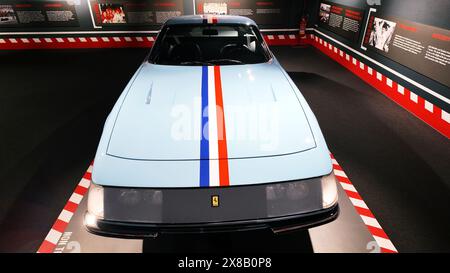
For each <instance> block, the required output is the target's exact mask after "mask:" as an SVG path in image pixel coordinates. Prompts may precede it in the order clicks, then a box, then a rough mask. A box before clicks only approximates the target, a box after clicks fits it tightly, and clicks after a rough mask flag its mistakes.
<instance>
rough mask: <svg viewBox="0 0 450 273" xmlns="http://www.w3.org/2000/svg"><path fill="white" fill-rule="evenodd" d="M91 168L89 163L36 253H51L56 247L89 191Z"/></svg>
mask: <svg viewBox="0 0 450 273" xmlns="http://www.w3.org/2000/svg"><path fill="white" fill-rule="evenodd" d="M92 167H93V165H92V163H91V165H90V166H89V168H88V169H87V171H86V173H85V174H84V175H83V178H82V179H81V180H80V182H79V183H78V185H77V187H76V188H75V190H74V192H73V193H72V195H71V196H70V198H69V200H68V201H67V203H66V205H65V206H64V208H63V210H62V211H61V213H60V214H59V216H58V218H57V219H56V221H55V223H54V224H53V226H52V228H51V229H50V231H49V233H48V234H47V236H46V237H45V239H44V241H43V242H42V244H41V246H40V247H39V249H38V251H37V253H53V251H54V249H55V247H56V246H57V245H58V242H59V240H60V238H61V236H62V235H63V233H64V231H65V230H66V228H67V226H68V225H69V222H70V220H71V219H72V216H73V215H74V213H75V212H76V210H77V208H78V205H79V204H80V203H81V200H83V197H84V195H85V194H86V192H87V191H88V189H89V186H90V184H91V173H92Z"/></svg>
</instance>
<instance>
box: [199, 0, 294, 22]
mask: <svg viewBox="0 0 450 273" xmlns="http://www.w3.org/2000/svg"><path fill="white" fill-rule="evenodd" d="M289 4H290V1H287V0H277V1H275V0H272V1H264V0H196V1H195V10H196V14H222V15H225V14H228V15H240V16H246V17H249V18H251V19H253V20H254V21H255V22H256V23H257V24H259V25H271V26H286V25H287V24H288V18H289V12H290V11H289Z"/></svg>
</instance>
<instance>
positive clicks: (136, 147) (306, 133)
mask: <svg viewBox="0 0 450 273" xmlns="http://www.w3.org/2000/svg"><path fill="white" fill-rule="evenodd" d="M216 70H218V71H219V72H214V67H211V68H207V67H205V68H203V67H201V66H164V65H153V64H148V63H147V64H144V65H143V67H142V69H141V70H140V72H139V74H138V75H137V76H136V78H135V79H134V82H133V83H132V84H131V86H130V88H129V90H128V93H127V94H126V97H125V99H124V101H123V103H122V105H121V107H120V111H119V113H118V115H117V117H116V119H115V123H114V128H113V130H112V133H111V135H110V139H109V144H108V148H107V154H108V155H111V156H115V157H120V158H127V159H136V160H168V161H177V160H199V159H217V158H219V157H220V159H222V157H224V154H223V153H214V152H212V151H210V153H208V155H207V157H208V158H205V157H204V156H202V155H201V145H207V146H208V147H212V146H211V145H214V143H210V142H216V141H217V142H220V143H221V144H217V145H218V146H223V145H225V147H226V149H227V153H226V154H225V155H226V157H227V158H228V159H233V158H235V159H237V158H255V157H268V156H277V155H284V154H292V153H297V152H302V151H306V150H310V149H313V148H314V147H315V146H316V142H315V139H314V135H313V133H312V131H311V127H310V124H309V122H308V119H307V118H306V116H305V111H304V109H303V108H302V105H301V103H300V100H301V99H303V98H299V97H298V96H297V95H296V93H295V91H294V90H293V88H292V86H291V85H290V83H289V81H288V80H287V78H286V76H285V75H284V73H283V71H282V70H281V69H280V67H279V66H278V64H275V63H265V64H254V65H228V66H220V67H218V68H216ZM215 73H216V74H215ZM217 73H219V74H220V75H219V74H217ZM205 89H207V90H205ZM220 89H221V90H220ZM205 97H208V99H206V98H205ZM220 97H221V101H219V100H220ZM211 98H213V99H214V98H215V99H214V101H212V100H211ZM222 105H223V111H221V109H222V108H221V107H222ZM204 106H207V108H206V110H205V111H202V109H203V107H204ZM211 107H212V108H216V111H214V113H215V114H216V116H211V115H210V114H208V113H210V112H209V111H210V110H208V109H210V108H211ZM222 113H223V119H221V117H222V116H221V115H222ZM222 121H223V124H222ZM221 128H223V130H222V131H221ZM202 132H203V133H202ZM217 132H219V134H221V133H224V134H223V136H224V137H223V138H220V137H218V136H217V135H215V134H217ZM221 135H222V134H221ZM202 143H203V144H202ZM205 143H206V144H205ZM213 148H214V147H213Z"/></svg>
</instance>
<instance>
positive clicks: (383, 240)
mask: <svg viewBox="0 0 450 273" xmlns="http://www.w3.org/2000/svg"><path fill="white" fill-rule="evenodd" d="M331 161H332V162H333V171H334V175H335V176H336V178H337V180H338V181H339V184H340V185H341V186H342V188H343V189H344V191H345V193H346V194H347V196H348V198H349V199H350V202H351V203H352V204H353V207H354V208H355V209H356V211H357V213H358V214H359V216H360V217H361V219H362V220H363V222H364V224H365V225H366V227H367V228H368V230H369V232H370V234H372V236H373V238H374V239H375V241H376V242H377V244H378V245H379V246H380V250H381V252H382V253H398V251H397V249H396V248H395V246H394V244H393V243H392V242H391V240H390V239H389V237H388V236H387V234H386V232H384V230H383V228H382V227H381V225H380V223H378V221H377V219H375V216H374V215H373V213H372V212H371V211H370V209H369V207H368V206H367V205H366V203H365V202H364V200H363V199H362V197H361V195H359V194H358V191H356V188H355V186H353V184H352V182H351V181H350V179H349V178H348V177H347V175H346V174H345V172H344V170H343V169H342V167H341V166H340V165H339V163H338V162H337V161H336V159H335V158H334V156H333V154H331Z"/></svg>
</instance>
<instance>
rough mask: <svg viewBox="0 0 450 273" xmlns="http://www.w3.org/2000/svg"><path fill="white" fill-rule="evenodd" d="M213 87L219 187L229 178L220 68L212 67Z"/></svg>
mask: <svg viewBox="0 0 450 273" xmlns="http://www.w3.org/2000/svg"><path fill="white" fill-rule="evenodd" d="M214 85H215V89H216V105H217V110H216V113H217V131H218V132H217V136H218V142H219V143H218V146H219V177H220V186H229V185H230V177H229V173H228V150H227V132H226V130H225V112H224V107H223V96H222V80H221V76H220V66H214Z"/></svg>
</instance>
